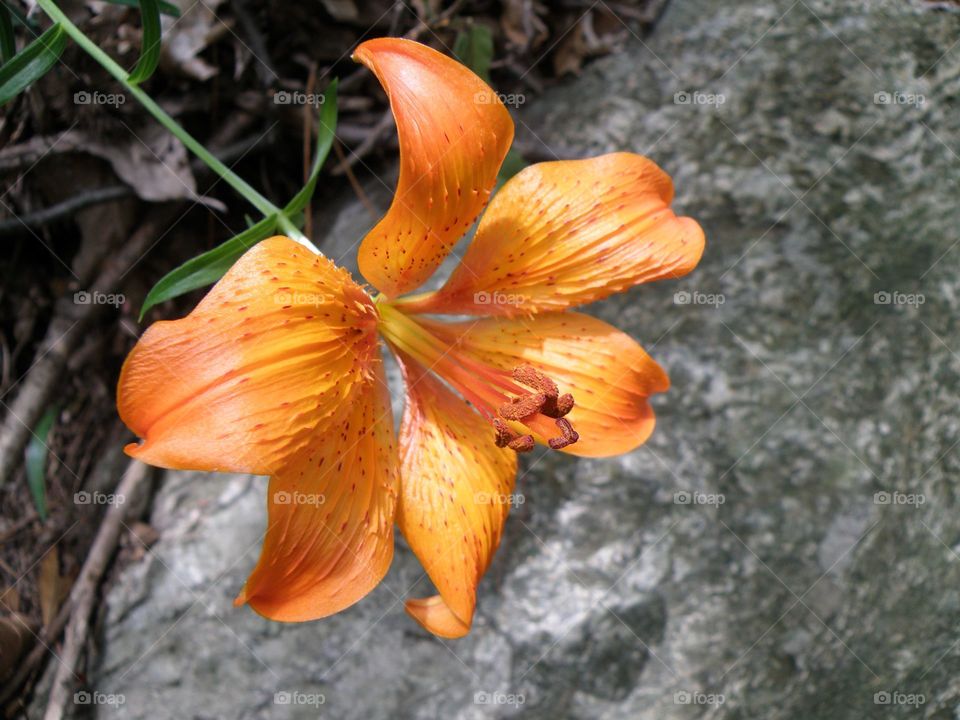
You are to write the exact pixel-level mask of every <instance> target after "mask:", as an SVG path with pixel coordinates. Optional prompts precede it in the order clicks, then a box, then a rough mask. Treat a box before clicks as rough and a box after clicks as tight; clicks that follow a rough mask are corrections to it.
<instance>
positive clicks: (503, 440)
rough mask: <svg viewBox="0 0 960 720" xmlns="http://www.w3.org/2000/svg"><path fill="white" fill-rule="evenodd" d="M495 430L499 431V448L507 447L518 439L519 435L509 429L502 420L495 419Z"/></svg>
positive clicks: (497, 440)
mask: <svg viewBox="0 0 960 720" xmlns="http://www.w3.org/2000/svg"><path fill="white" fill-rule="evenodd" d="M493 429H494V430H496V431H497V438H496V441H495V442H496V443H497V447H506V446H507V445H509V444H510V442H511V441H512V440H516V439H517V433H515V432H514V431H513V430H511V429H510V428H509V427H507V425H506V423H505V422H503V420H501V419H500V418H494V419H493Z"/></svg>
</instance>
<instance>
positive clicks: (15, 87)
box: [0, 25, 67, 105]
mask: <svg viewBox="0 0 960 720" xmlns="http://www.w3.org/2000/svg"><path fill="white" fill-rule="evenodd" d="M66 46H67V35H66V33H65V32H64V31H63V28H62V27H60V25H54V26H53V27H52V28H50V29H49V30H47V31H46V32H45V33H43V35H41V36H40V37H38V38H37V39H36V40H34V41H33V42H32V43H30V44H29V45H27V46H26V47H25V48H24V49H23V50H21V51H20V52H19V53H17V54H16V55H14V56H13V57H12V58H11V59H10V60H9V61H8V62H6V63H4V64H3V66H2V67H0V105H3V104H4V103H7V102H10V100H12V99H13V98H15V97H16V96H17V94H18V93H20V91H22V90H23V89H24V88H26V87H27V86H28V85H30V83H32V82H34V81H36V80H39V79H40V78H41V77H43V76H44V75H46V73H47V71H48V70H50V68H52V67H53V66H54V65H55V64H56V62H57V59H58V58H59V57H60V53H62V52H63V49H64V48H65V47H66Z"/></svg>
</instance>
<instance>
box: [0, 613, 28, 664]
mask: <svg viewBox="0 0 960 720" xmlns="http://www.w3.org/2000/svg"><path fill="white" fill-rule="evenodd" d="M32 637H33V632H32V630H31V628H30V626H29V624H28V621H27V619H26V618H25V617H24V616H23V615H20V614H19V613H11V614H10V615H7V616H4V617H0V680H3V679H5V678H6V677H7V676H8V675H10V673H11V672H13V670H14V668H16V667H17V665H18V664H19V661H20V658H22V657H23V656H24V655H25V654H26V652H27V650H28V649H29V648H30V645H31V644H32V643H31V639H32Z"/></svg>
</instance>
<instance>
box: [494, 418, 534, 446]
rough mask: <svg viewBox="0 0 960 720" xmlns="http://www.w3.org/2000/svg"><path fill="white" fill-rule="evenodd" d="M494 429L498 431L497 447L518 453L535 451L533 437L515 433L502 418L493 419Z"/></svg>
mask: <svg viewBox="0 0 960 720" xmlns="http://www.w3.org/2000/svg"><path fill="white" fill-rule="evenodd" d="M493 427H494V429H495V430H496V431H497V438H496V444H497V447H508V448H510V449H511V450H514V451H516V452H518V453H520V452H530V451H531V450H533V446H534V442H533V436H532V435H520V434H519V433H517V432H514V431H513V430H512V429H510V428H509V427H508V426H507V424H506V423H505V422H503V420H501V419H500V418H494V419H493Z"/></svg>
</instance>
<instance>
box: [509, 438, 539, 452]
mask: <svg viewBox="0 0 960 720" xmlns="http://www.w3.org/2000/svg"><path fill="white" fill-rule="evenodd" d="M533 446H534V442H533V435H521V436H520V437H518V438H517V439H516V440H511V441H510V442H509V443H508V444H507V447H508V448H510V449H511V450H514V451H516V452H518V453H525V452H530V451H531V450H533Z"/></svg>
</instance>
